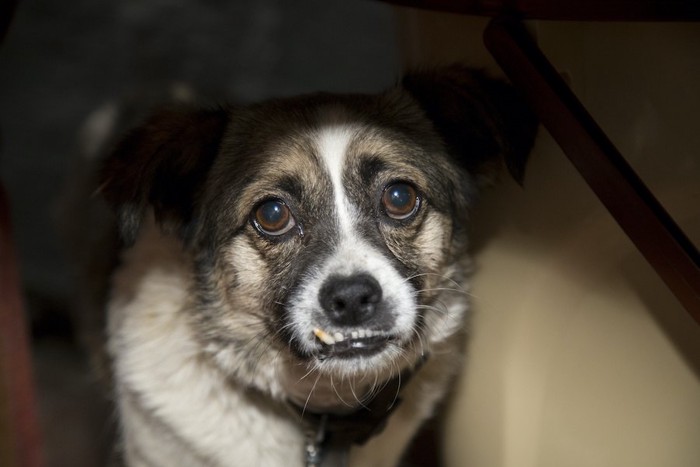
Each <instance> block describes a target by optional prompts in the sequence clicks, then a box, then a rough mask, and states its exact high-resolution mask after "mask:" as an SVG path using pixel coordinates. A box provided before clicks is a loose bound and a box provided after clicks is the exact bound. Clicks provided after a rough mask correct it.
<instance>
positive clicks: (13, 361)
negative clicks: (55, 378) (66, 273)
mask: <svg viewBox="0 0 700 467" xmlns="http://www.w3.org/2000/svg"><path fill="white" fill-rule="evenodd" d="M31 368H32V366H31V357H30V351H29V337H28V332H27V324H26V321H25V315H24V313H23V303H22V296H21V293H20V279H19V272H18V267H17V257H16V254H15V249H14V244H13V242H12V237H11V229H10V213H9V207H8V203H7V197H6V195H5V191H4V189H3V187H2V184H0V385H2V388H0V396H2V397H4V398H5V401H0V402H4V404H0V426H1V427H2V429H0V432H2V431H5V430H7V433H5V435H6V436H7V437H8V438H6V439H4V440H3V445H4V446H2V447H3V448H4V449H9V452H5V453H0V454H2V455H1V456H0V461H2V462H1V463H2V465H3V466H7V467H39V466H40V465H42V464H43V462H42V451H41V437H40V434H39V422H38V416H37V405H36V397H35V393H34V385H33V380H32V369H31Z"/></svg>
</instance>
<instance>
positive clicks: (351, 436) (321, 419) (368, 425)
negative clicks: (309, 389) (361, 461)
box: [288, 355, 428, 467]
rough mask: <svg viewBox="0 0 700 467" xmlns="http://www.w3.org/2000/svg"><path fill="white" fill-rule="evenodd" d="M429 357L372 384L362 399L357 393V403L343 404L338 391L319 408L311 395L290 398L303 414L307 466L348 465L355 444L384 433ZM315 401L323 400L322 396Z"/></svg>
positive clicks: (300, 415) (292, 404) (297, 413)
mask: <svg viewBox="0 0 700 467" xmlns="http://www.w3.org/2000/svg"><path fill="white" fill-rule="evenodd" d="M427 358H428V356H427V355H421V357H420V359H419V360H418V361H417V363H416V364H415V365H414V366H412V367H409V368H406V369H404V370H403V371H402V372H400V373H399V374H398V375H396V376H395V377H393V378H391V379H390V380H389V381H386V382H383V383H382V384H381V386H379V387H374V385H372V390H371V391H370V392H368V393H362V394H366V395H364V396H363V397H362V398H359V397H357V396H355V403H349V402H346V401H342V402H341V403H340V404H339V403H338V399H339V397H340V396H339V395H338V394H337V393H335V394H334V395H333V396H330V397H328V398H327V399H326V398H324V399H323V400H322V401H323V403H324V404H329V405H322V406H321V407H320V410H319V408H318V406H313V407H312V406H309V405H308V404H309V402H310V400H311V398H310V397H307V400H306V401H305V402H304V404H303V405H302V404H299V403H298V402H297V401H295V400H294V399H290V400H289V401H288V403H289V407H290V408H291V410H292V412H293V413H294V414H295V415H296V416H297V417H299V420H300V423H301V425H302V426H303V429H304V432H305V437H306V446H305V450H304V451H305V456H306V459H305V462H306V466H307V467H323V466H342V465H346V464H347V459H348V455H349V452H350V448H351V447H352V446H353V445H362V444H364V443H365V442H367V441H368V440H369V439H370V438H371V437H373V436H375V435H377V434H379V433H381V431H382V430H383V429H384V427H385V426H386V422H387V420H388V419H389V417H390V416H391V414H392V413H393V412H394V410H395V409H396V408H397V407H398V406H399V404H400V403H401V391H402V389H403V388H405V387H406V385H407V384H408V383H409V381H410V379H411V377H412V376H413V375H414V374H415V373H416V372H417V371H418V370H420V368H421V366H422V365H423V363H424V362H425V361H426V360H427ZM314 401H315V403H316V404H318V403H319V399H314Z"/></svg>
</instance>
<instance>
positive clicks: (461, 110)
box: [401, 65, 538, 183]
mask: <svg viewBox="0 0 700 467" xmlns="http://www.w3.org/2000/svg"><path fill="white" fill-rule="evenodd" d="M401 84H402V86H403V87H404V89H406V90H407V91H408V92H409V93H410V94H411V96H413V98H414V99H416V100H417V101H418V103H419V104H420V106H421V107H422V109H423V110H424V112H425V113H426V115H427V117H428V118H429V119H430V120H431V121H432V123H433V125H434V126H435V129H436V130H437V132H438V133H439V134H440V136H441V137H442V138H443V140H444V142H445V144H446V146H447V149H448V151H449V153H450V155H451V156H452V157H453V158H454V159H455V160H456V161H457V162H458V163H459V164H460V165H461V166H462V167H464V168H465V169H466V170H468V171H469V172H470V173H472V174H473V175H474V176H475V177H476V179H477V180H478V181H480V182H482V183H487V182H489V181H491V180H492V179H493V178H494V177H495V175H496V173H497V171H498V168H499V166H501V165H502V164H505V166H506V167H507V168H508V170H509V172H510V174H511V175H512V176H513V178H514V179H515V180H517V181H518V182H519V183H522V180H523V176H524V171H525V165H526V162H527V158H528V154H529V153H530V150H531V149H532V145H533V143H534V139H535V135H536V133H537V125H538V124H537V119H536V118H535V116H534V114H533V113H532V111H531V110H530V108H529V107H528V106H527V104H526V103H525V102H524V100H523V99H522V98H521V97H520V95H519V94H518V93H517V92H516V90H515V89H513V88H512V87H511V86H510V85H508V84H506V83H504V82H502V81H498V80H495V79H492V78H489V77H487V76H486V75H485V74H484V73H483V72H481V71H478V70H474V69H470V68H467V67H465V66H461V65H453V66H450V67H446V68H441V69H437V70H434V71H420V72H413V73H409V74H407V75H405V76H404V78H403V80H402V82H401Z"/></svg>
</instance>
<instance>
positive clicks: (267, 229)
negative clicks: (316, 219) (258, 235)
mask: <svg viewBox="0 0 700 467" xmlns="http://www.w3.org/2000/svg"><path fill="white" fill-rule="evenodd" d="M253 224H254V225H255V227H256V228H257V229H258V230H259V231H261V232H262V233H264V234H267V235H282V234H285V233H287V232H289V231H290V230H291V229H292V227H294V226H295V225H296V221H295V220H294V217H292V214H291V212H290V210H289V207H288V206H287V205H286V204H284V202H283V201H281V200H278V199H271V200H269V201H265V202H263V203H262V204H260V205H259V206H258V207H257V209H256V210H255V213H254V216H253Z"/></svg>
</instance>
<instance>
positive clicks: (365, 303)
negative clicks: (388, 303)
mask: <svg viewBox="0 0 700 467" xmlns="http://www.w3.org/2000/svg"><path fill="white" fill-rule="evenodd" d="M381 300H382V288H381V286H380V285H379V282H377V280H376V279H375V278H374V277H372V276H370V275H369V274H356V275H353V276H331V277H329V278H328V279H327V280H326V282H325V283H324V284H323V286H322V287H321V290H320V292H319V301H320V303H321V307H322V308H323V310H324V311H325V312H326V314H327V315H328V317H329V318H330V319H331V320H332V321H333V322H334V323H335V324H338V325H341V326H352V325H358V324H361V323H364V322H366V321H367V320H368V319H370V318H371V317H372V316H373V315H374V314H375V311H376V308H377V305H378V304H379V303H380V302H381Z"/></svg>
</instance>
